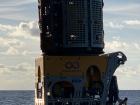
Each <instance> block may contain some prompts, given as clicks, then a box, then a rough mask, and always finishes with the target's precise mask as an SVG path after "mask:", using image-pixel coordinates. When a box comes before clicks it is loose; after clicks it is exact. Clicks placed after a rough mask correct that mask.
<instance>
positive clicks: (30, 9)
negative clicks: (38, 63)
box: [0, 0, 140, 90]
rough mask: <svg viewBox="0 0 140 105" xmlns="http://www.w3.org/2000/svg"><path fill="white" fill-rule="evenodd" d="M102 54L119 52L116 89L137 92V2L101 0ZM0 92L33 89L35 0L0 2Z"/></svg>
mask: <svg viewBox="0 0 140 105" xmlns="http://www.w3.org/2000/svg"><path fill="white" fill-rule="evenodd" d="M104 2H105V7H104V30H105V43H106V46H105V51H106V53H107V52H115V51H123V52H124V53H125V54H126V55H127V57H128V61H127V62H126V64H125V65H124V66H121V67H120V68H118V69H117V71H116V73H115V74H116V75H117V76H118V82H119V88H120V89H132V90H134V89H135V90H136V89H140V84H139V83H140V82H139V80H140V64H139V63H140V59H139V58H140V40H139V39H140V35H139V34H140V14H139V10H140V0H104ZM0 14H1V15H0V42H1V44H0V77H1V78H0V83H1V85H0V90H4V89H10V90H11V89H14V90H15V89H34V67H35V66H34V60H35V58H36V57H38V56H39V55H40V54H41V51H40V47H39V30H38V26H37V21H38V11H37V0H24V1H21V0H9V1H8V0H0Z"/></svg>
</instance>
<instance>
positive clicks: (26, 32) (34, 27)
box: [10, 21, 39, 38]
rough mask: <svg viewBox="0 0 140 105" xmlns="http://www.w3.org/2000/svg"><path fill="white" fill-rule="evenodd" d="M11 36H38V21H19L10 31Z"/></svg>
mask: <svg viewBox="0 0 140 105" xmlns="http://www.w3.org/2000/svg"><path fill="white" fill-rule="evenodd" d="M10 36H12V37H24V38H35V37H38V36H39V28H38V23H37V22H35V21H31V22H21V23H20V24H19V25H18V26H16V27H14V28H13V31H12V32H11V33H10Z"/></svg>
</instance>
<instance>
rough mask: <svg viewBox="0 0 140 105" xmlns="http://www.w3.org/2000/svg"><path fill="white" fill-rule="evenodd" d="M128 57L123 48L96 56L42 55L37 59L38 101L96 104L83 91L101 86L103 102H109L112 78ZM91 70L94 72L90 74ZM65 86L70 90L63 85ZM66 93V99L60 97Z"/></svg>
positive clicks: (39, 103)
mask: <svg viewBox="0 0 140 105" xmlns="http://www.w3.org/2000/svg"><path fill="white" fill-rule="evenodd" d="M126 60H127V58H126V56H125V55H124V54H123V53H122V52H115V53H110V54H102V55H92V56H47V55H42V56H41V57H40V58H38V59H36V62H35V63H36V64H35V65H36V66H35V68H36V83H35V85H36V90H35V105H56V103H61V104H62V105H63V104H68V103H71V105H75V104H77V105H81V103H88V104H87V105H89V104H92V105H96V103H95V101H94V100H93V98H92V97H88V96H90V95H89V94H87V93H86V94H84V92H83V91H84V90H85V91H86V89H87V88H91V87H96V88H100V91H101V94H102V95H101V97H100V100H99V101H100V105H105V103H106V101H107V100H106V97H107V95H108V91H109V86H110V82H111V78H112V76H113V74H114V72H115V70H116V68H117V67H118V66H119V65H121V64H124V62H125V61H126ZM90 70H94V72H91V74H90ZM90 81H92V84H91V82H90ZM93 81H95V82H96V83H95V84H94V83H93ZM58 84H59V85H58ZM56 87H57V88H56ZM62 87H63V88H66V90H63V89H61V88H62ZM70 88H71V89H70ZM67 90H68V91H69V92H71V93H69V92H68V91H67ZM62 93H65V94H63V95H64V97H63V100H62V99H61V98H60V97H62ZM69 94H70V96H68V95H69ZM99 94H100V93H99ZM58 96H59V98H58ZM87 97H88V98H87ZM78 102H79V103H78Z"/></svg>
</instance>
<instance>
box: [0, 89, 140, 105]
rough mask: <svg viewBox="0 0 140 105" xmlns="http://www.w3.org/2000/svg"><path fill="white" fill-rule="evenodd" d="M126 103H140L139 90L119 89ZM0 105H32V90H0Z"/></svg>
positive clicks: (138, 104)
mask: <svg viewBox="0 0 140 105" xmlns="http://www.w3.org/2000/svg"><path fill="white" fill-rule="evenodd" d="M120 96H121V97H126V96H127V97H128V105H140V90H123V91H120ZM0 105H34V91H0Z"/></svg>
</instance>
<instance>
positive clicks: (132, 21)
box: [124, 20, 140, 25]
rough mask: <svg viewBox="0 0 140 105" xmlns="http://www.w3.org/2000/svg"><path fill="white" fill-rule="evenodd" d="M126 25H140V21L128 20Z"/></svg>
mask: <svg viewBox="0 0 140 105" xmlns="http://www.w3.org/2000/svg"><path fill="white" fill-rule="evenodd" d="M124 23H125V24H127V25H140V20H127V21H124Z"/></svg>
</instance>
